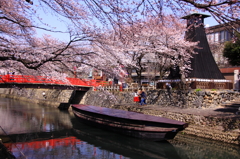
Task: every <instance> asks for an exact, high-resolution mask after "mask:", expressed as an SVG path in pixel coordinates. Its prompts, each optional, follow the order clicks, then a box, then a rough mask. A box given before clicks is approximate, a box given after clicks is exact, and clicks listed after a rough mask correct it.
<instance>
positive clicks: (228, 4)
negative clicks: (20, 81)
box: [0, 0, 240, 76]
mask: <svg viewBox="0 0 240 159" xmlns="http://www.w3.org/2000/svg"><path fill="white" fill-rule="evenodd" d="M239 4H240V2H239V1H238V0H218V1H217V0H198V1H194V0H180V1H179V0H170V1H164V0H159V1H155V0H121V1H119V0H112V1H108V0H82V1H79V0H67V1H66V0H34V1H33V0H1V1H0V31H1V35H0V67H1V69H3V68H5V69H8V70H9V69H14V70H15V71H16V70H17V71H18V72H22V73H28V74H33V73H35V74H50V75H55V76H57V75H58V73H59V72H72V73H73V72H74V69H73V68H76V67H77V70H79V71H84V70H88V69H89V67H96V68H98V69H102V70H105V71H106V72H109V73H110V72H111V73H113V72H114V73H115V74H117V73H119V72H123V69H122V65H124V66H128V65H129V66H134V67H136V68H139V69H140V70H139V72H141V69H144V68H141V67H142V66H141V64H142V62H143V61H144V58H145V57H146V55H147V54H150V53H156V55H158V56H159V57H164V56H166V57H164V58H169V57H168V56H170V57H175V60H173V61H172V62H173V64H174V63H175V62H179V61H177V60H176V59H178V60H180V59H181V60H180V61H182V66H181V67H182V68H181V70H184V68H186V67H188V65H187V66H185V65H186V64H185V63H187V62H188V59H189V58H190V54H189V56H185V54H184V53H182V54H183V55H184V56H183V55H181V56H180V57H181V58H176V56H177V52H178V54H179V53H181V52H184V51H186V49H185V47H184V48H182V47H181V46H186V45H180V44H182V42H183V41H181V40H179V41H178V43H179V46H176V45H175V46H176V47H175V48H174V47H173V46H174V45H173V44H168V45H167V46H168V47H166V46H165V47H164V45H163V44H164V42H163V41H160V40H159V39H160V38H159V37H157V36H153V32H152V33H151V32H150V31H148V30H147V28H149V26H143V23H146V22H147V20H149V19H151V18H153V17H155V18H157V19H159V20H162V21H161V22H163V23H165V20H164V15H163V13H164V12H169V13H171V14H175V16H176V15H177V16H176V17H179V16H183V15H186V14H188V13H191V12H192V11H193V10H194V11H197V10H198V11H208V12H209V13H210V14H211V15H212V16H213V17H214V18H215V19H216V20H217V21H218V22H219V23H225V22H229V21H231V22H233V23H239V21H238V17H239ZM40 12H41V13H42V14H40ZM43 13H44V14H46V15H49V16H50V17H54V18H55V19H57V20H58V21H59V22H61V25H65V26H66V29H65V30H60V29H56V28H54V26H51V25H50V24H48V23H45V22H44V21H45V19H44V17H42V15H43ZM149 24H151V23H149ZM156 24H161V23H160V21H159V22H158V23H156ZM231 24H232V23H231ZM160 26H161V25H160ZM163 26H164V25H163ZM166 26H167V25H165V27H166ZM233 26H234V25H233ZM159 30H164V32H163V31H162V32H163V33H162V34H164V33H165V32H167V31H166V30H167V27H166V29H164V28H163V29H159ZM39 31H44V32H45V33H47V34H50V33H59V34H64V35H66V39H65V40H62V41H60V40H59V39H56V38H55V37H51V36H49V35H43V36H40V35H38V33H39ZM106 32H114V33H113V35H114V36H113V37H112V38H113V39H114V38H115V39H114V42H115V43H114V45H112V46H111V47H110V45H109V44H110V43H109V44H104V45H105V47H106V46H108V47H109V48H108V49H106V48H105V47H104V49H103V48H101V47H100V43H101V45H102V46H103V43H104V39H106V38H102V39H103V41H102V42H100V41H101V39H100V38H99V37H103V35H101V36H100V34H99V33H104V34H105V35H106ZM173 32H174V31H173ZM173 32H172V33H173ZM142 33H144V34H142ZM151 34H152V35H151ZM175 34H176V32H175ZM150 35H151V36H150ZM177 35H179V34H177ZM106 37H107V35H106ZM149 37H151V38H150V39H149ZM170 37H171V36H170ZM170 37H169V38H170ZM180 37H181V36H180V35H179V39H182V37H181V38H180ZM116 38H117V39H116ZM175 38H176V39H178V38H177V37H175ZM134 40H135V41H134ZM119 41H120V42H121V43H119ZM156 42H159V43H160V42H161V43H162V44H161V45H160V44H159V43H156ZM175 43H177V41H175ZM96 44H99V45H96ZM116 45H119V46H117V47H116ZM96 46H98V47H96ZM170 46H171V47H170ZM161 47H162V48H161ZM103 50H104V51H103ZM189 51H190V50H189ZM100 53H101V54H100ZM116 53H118V54H117V55H116ZM120 53H124V54H122V55H121V54H120ZM133 54H136V55H135V56H133ZM175 54H176V55H175ZM163 55H164V56H163ZM158 56H155V57H158ZM129 58H130V59H131V60H129ZM185 58H186V59H185ZM170 59H171V58H170ZM137 60H138V61H139V64H138V65H136V63H134V64H133V63H132V61H137ZM180 63H181V62H180ZM143 67H145V66H143ZM87 68H88V69H87Z"/></svg>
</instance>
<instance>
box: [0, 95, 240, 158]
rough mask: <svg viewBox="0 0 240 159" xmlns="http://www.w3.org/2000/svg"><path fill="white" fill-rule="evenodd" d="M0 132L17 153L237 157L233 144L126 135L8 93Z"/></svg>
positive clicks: (0, 110) (239, 150)
mask: <svg viewBox="0 0 240 159" xmlns="http://www.w3.org/2000/svg"><path fill="white" fill-rule="evenodd" d="M0 138H1V139H2V142H3V143H4V145H5V147H7V148H8V150H9V151H11V152H12V154H13V155H14V156H15V157H16V158H17V159H239V158H240V146H237V145H230V144H224V143H221V142H215V141H211V140H206V139H202V138H197V137H193V136H189V135H185V134H182V133H179V134H178V135H177V136H176V138H175V139H174V140H170V141H166V142H151V141H146V140H141V139H135V138H130V137H128V136H124V135H119V134H116V133H111V132H108V131H104V130H101V129H97V128H94V127H91V126H88V125H83V124H81V123H79V122H78V121H76V120H75V117H74V116H73V114H72V113H71V111H60V110H58V109H57V108H52V107H47V106H40V105H37V104H32V103H28V102H22V101H17V100H13V99H7V98H0ZM0 158H1V157H0Z"/></svg>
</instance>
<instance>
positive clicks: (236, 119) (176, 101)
mask: <svg viewBox="0 0 240 159" xmlns="http://www.w3.org/2000/svg"><path fill="white" fill-rule="evenodd" d="M43 92H44V95H43ZM83 94H84V95H83ZM0 95H1V96H2V97H7V98H14V99H18V100H25V101H26V100H27V101H30V102H34V103H39V104H44V105H48V106H54V107H58V106H59V104H60V103H74V104H76V103H81V104H88V105H97V106H102V107H109V108H116V109H123V110H128V111H137V112H140V113H144V114H150V115H156V116H162V117H167V118H171V119H176V120H180V121H183V122H187V123H189V127H188V128H187V129H186V130H184V131H183V132H181V133H184V134H191V135H195V136H199V137H203V138H208V139H213V140H218V141H223V142H226V143H232V144H238V145H240V115H238V114H237V111H238V106H239V105H237V104H236V103H238V102H240V94H239V92H235V91H231V90H221V91H220V90H218V91H212V90H204V91H201V90H200V91H196V90H188V91H176V90H175V91H171V92H167V91H166V90H151V91H147V95H148V96H147V105H145V106H139V105H138V104H136V103H134V102H133V96H134V94H133V92H114V93H111V92H107V91H91V90H90V91H88V92H76V91H72V90H47V89H17V88H11V89H10V88H8V89H0ZM79 95H81V96H82V97H81V99H80V100H76V99H77V97H78V96H79ZM232 103H235V105H233V104H232ZM231 104H232V105H231ZM226 105H227V106H228V107H226ZM235 106H237V107H235ZM239 114H240V113H239Z"/></svg>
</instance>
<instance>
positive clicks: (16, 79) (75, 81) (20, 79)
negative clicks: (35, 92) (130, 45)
mask: <svg viewBox="0 0 240 159" xmlns="http://www.w3.org/2000/svg"><path fill="white" fill-rule="evenodd" d="M1 83H16V84H17V83H19V84H24V83H25V84H57V85H74V86H88V87H97V86H99V85H102V84H103V83H101V81H97V80H92V79H91V80H88V79H79V78H71V77H66V80H59V79H56V78H54V77H48V76H33V75H11V74H7V75H0V84H1Z"/></svg>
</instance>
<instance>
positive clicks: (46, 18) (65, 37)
mask: <svg viewBox="0 0 240 159" xmlns="http://www.w3.org/2000/svg"><path fill="white" fill-rule="evenodd" d="M38 11H39V10H38ZM203 14H207V13H203ZM39 15H40V17H41V18H42V21H43V22H44V23H46V24H48V25H49V26H52V27H55V28H56V30H61V31H63V32H64V31H66V30H67V26H66V24H65V23H63V22H62V21H60V20H58V19H57V18H56V17H53V16H51V15H49V14H46V13H45V12H43V11H39ZM207 15H209V14H207ZM204 23H205V26H206V27H209V26H214V25H218V23H217V22H216V20H215V19H214V18H213V17H208V18H205V19H204ZM37 34H38V37H41V36H43V35H44V34H49V35H51V36H52V37H55V38H57V39H59V40H61V41H66V42H67V41H69V40H70V37H69V34H68V33H52V32H46V31H43V30H40V29H38V30H37Z"/></svg>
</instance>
